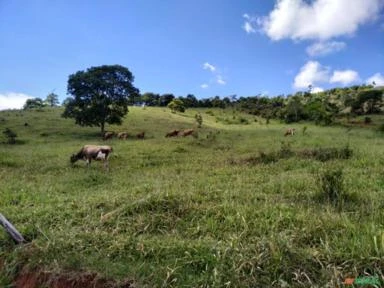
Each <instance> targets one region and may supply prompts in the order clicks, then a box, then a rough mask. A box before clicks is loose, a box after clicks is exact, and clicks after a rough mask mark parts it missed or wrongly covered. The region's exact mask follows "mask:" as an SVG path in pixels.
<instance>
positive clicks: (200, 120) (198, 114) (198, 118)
mask: <svg viewBox="0 0 384 288" xmlns="http://www.w3.org/2000/svg"><path fill="white" fill-rule="evenodd" d="M195 119H196V122H197V127H198V128H201V125H202V124H203V117H202V116H201V114H200V112H199V113H196V114H195Z"/></svg>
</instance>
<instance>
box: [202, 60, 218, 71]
mask: <svg viewBox="0 0 384 288" xmlns="http://www.w3.org/2000/svg"><path fill="white" fill-rule="evenodd" d="M203 69H206V70H210V71H211V72H214V71H215V70H216V67H215V66H213V65H211V64H209V63H208V62H205V63H204V64H203Z"/></svg>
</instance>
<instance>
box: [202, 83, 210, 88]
mask: <svg viewBox="0 0 384 288" xmlns="http://www.w3.org/2000/svg"><path fill="white" fill-rule="evenodd" d="M200 87H201V88H203V89H207V88H208V87H209V86H208V84H205V83H204V84H201V85H200Z"/></svg>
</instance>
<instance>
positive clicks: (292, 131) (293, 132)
mask: <svg viewBox="0 0 384 288" xmlns="http://www.w3.org/2000/svg"><path fill="white" fill-rule="evenodd" d="M295 131H296V129H295V128H288V129H287V130H286V131H285V134H284V136H288V135H291V136H293V135H295Z"/></svg>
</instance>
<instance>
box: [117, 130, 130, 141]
mask: <svg viewBox="0 0 384 288" xmlns="http://www.w3.org/2000/svg"><path fill="white" fill-rule="evenodd" d="M128 136H129V134H128V132H120V133H118V134H117V138H119V139H124V140H125V139H127V138H128Z"/></svg>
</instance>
